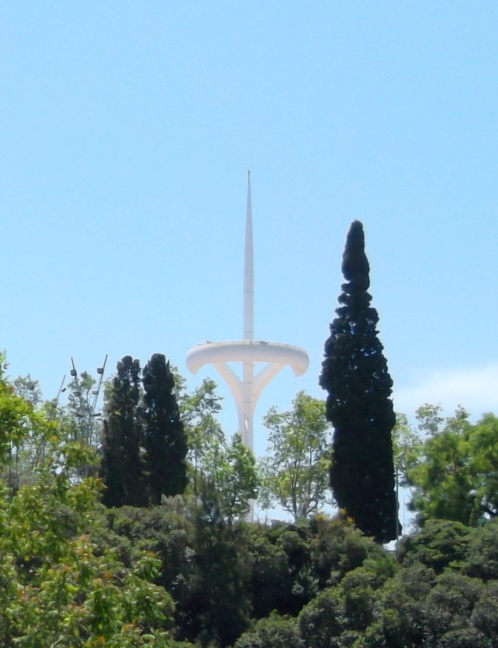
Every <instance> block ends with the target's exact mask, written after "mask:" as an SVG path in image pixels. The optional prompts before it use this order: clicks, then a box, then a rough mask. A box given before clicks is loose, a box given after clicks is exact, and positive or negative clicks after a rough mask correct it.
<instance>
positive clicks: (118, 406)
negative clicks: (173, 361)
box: [101, 353, 187, 506]
mask: <svg viewBox="0 0 498 648" xmlns="http://www.w3.org/2000/svg"><path fill="white" fill-rule="evenodd" d="M102 443H103V448H102V464H101V476H102V479H103V481H104V484H105V486H106V489H105V491H104V495H103V502H104V504H105V505H106V506H124V505H130V506H148V505H149V504H160V502H161V498H162V496H163V495H166V496H171V495H176V494H178V493H183V491H184V490H185V487H186V485H187V465H186V460H185V458H186V454H187V443H186V439H185V433H184V429H183V423H182V422H181V420H180V411H179V408H178V404H177V401H176V395H175V382H174V377H173V374H172V372H171V370H170V367H169V363H167V362H166V359H165V357H164V355H162V354H159V353H156V354H154V355H153V356H152V358H151V359H150V361H149V362H148V363H147V365H146V366H145V367H144V369H143V371H142V372H141V371H140V363H139V361H138V360H133V359H132V358H131V357H130V356H125V357H124V358H123V359H122V360H121V361H120V362H118V365H117V371H116V375H115V377H114V378H113V379H112V382H111V383H110V384H109V385H108V388H107V394H106V404H105V418H104V428H103V442H102Z"/></svg>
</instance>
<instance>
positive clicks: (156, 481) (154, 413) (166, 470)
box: [142, 353, 187, 504]
mask: <svg viewBox="0 0 498 648" xmlns="http://www.w3.org/2000/svg"><path fill="white" fill-rule="evenodd" d="M142 374H143V387H144V411H143V420H144V432H145V436H144V447H145V450H146V465H147V480H148V484H149V494H150V498H151V503H152V504H160V503H161V496H162V495H178V494H181V493H183V491H184V490H185V487H186V485H187V464H186V459H185V458H186V455H187V442H186V438H185V432H184V429H183V423H182V421H181V420H180V411H179V408H178V403H177V401H176V396H175V392H174V388H175V381H174V378H173V374H172V372H171V370H170V367H169V362H166V358H165V357H164V355H162V354H161V353H155V354H154V355H153V356H152V357H151V359H150V360H149V362H148V363H147V365H146V366H145V367H144V369H143V372H142Z"/></svg>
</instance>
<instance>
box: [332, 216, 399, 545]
mask: <svg viewBox="0 0 498 648" xmlns="http://www.w3.org/2000/svg"><path fill="white" fill-rule="evenodd" d="M369 271H370V268H369V263H368V259H367V257H366V255H365V240H364V234H363V226H362V224H361V223H360V222H359V221H354V222H353V223H352V225H351V228H350V230H349V232H348V236H347V240H346V247H345V250H344V255H343V260H342V272H343V275H344V278H345V279H346V283H344V284H343V285H342V291H343V292H342V294H341V295H340V296H339V303H340V304H341V306H340V307H339V308H338V309H337V311H336V313H337V317H336V318H335V319H334V321H333V322H332V324H331V325H330V336H329V338H328V339H327V341H326V343H325V359H324V361H323V364H322V373H321V376H320V385H321V386H322V387H323V389H325V390H326V391H327V392H328V396H327V401H326V412H327V418H328V419H329V421H330V422H331V423H332V425H333V427H334V439H333V453H332V463H331V468H330V484H331V486H332V490H333V493H334V497H335V499H336V501H337V504H338V505H339V506H340V507H341V508H342V509H344V510H346V511H347V514H348V515H349V516H351V517H352V518H353V519H354V521H355V523H356V524H357V525H358V527H359V528H360V529H361V530H362V531H363V532H364V533H365V534H366V535H368V536H372V537H373V538H375V539H376V540H377V541H379V542H388V541H389V540H393V539H395V538H396V537H397V535H398V525H399V522H398V514H397V505H396V497H395V488H394V465H393V450H392V442H391V431H392V428H393V426H394V423H395V416H394V412H393V404H392V401H391V399H390V395H391V391H392V389H391V388H392V380H391V377H390V375H389V372H388V369H387V362H386V359H385V357H384V354H383V347H382V344H381V342H380V340H379V338H378V332H377V322H378V319H379V317H378V314H377V311H376V310H375V309H374V308H372V307H371V306H370V301H371V296H370V294H369V293H368V288H369V286H370V278H369Z"/></svg>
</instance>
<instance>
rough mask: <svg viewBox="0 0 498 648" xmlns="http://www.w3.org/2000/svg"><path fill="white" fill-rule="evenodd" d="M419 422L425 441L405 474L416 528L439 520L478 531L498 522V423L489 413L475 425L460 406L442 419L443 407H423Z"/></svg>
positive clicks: (406, 462) (423, 440)
mask: <svg viewBox="0 0 498 648" xmlns="http://www.w3.org/2000/svg"><path fill="white" fill-rule="evenodd" d="M417 420H418V427H419V429H420V430H421V431H422V432H424V433H425V434H426V437H425V439H421V440H420V442H419V446H418V448H417V449H416V451H414V452H412V453H411V455H410V459H409V461H405V462H404V469H405V472H406V477H405V481H406V483H407V484H408V485H409V486H410V487H411V488H412V489H413V497H412V502H411V506H412V508H413V509H414V510H416V511H417V520H418V523H419V524H420V525H421V526H423V525H424V524H425V523H426V521H427V520H429V519H431V518H440V519H446V520H454V521H457V522H461V523H463V524H465V525H468V526H478V525H480V524H482V523H483V522H484V521H486V520H489V519H491V518H494V517H496V515H497V514H498V450H497V448H498V419H496V417H495V416H494V415H493V414H486V415H485V416H484V417H483V418H482V419H481V420H480V421H478V422H477V423H476V424H474V425H473V424H471V423H470V421H469V414H468V413H467V412H466V411H465V410H464V409H463V408H462V407H459V408H457V410H456V411H455V413H454V415H453V416H451V417H448V418H443V417H442V416H441V408H439V407H437V406H432V405H424V406H422V407H421V408H419V410H417Z"/></svg>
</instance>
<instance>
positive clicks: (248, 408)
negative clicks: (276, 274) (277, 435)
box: [187, 172, 309, 450]
mask: <svg viewBox="0 0 498 648" xmlns="http://www.w3.org/2000/svg"><path fill="white" fill-rule="evenodd" d="M243 318H244V332H243V335H244V338H243V339H242V340H239V341H238V342H205V343H204V344H198V345H197V346H195V347H193V348H192V349H190V351H189V352H188V353H187V367H188V369H189V371H191V372H192V373H197V372H198V371H199V369H200V368H201V367H203V366H204V365H205V364H212V365H213V367H214V368H215V369H216V370H217V371H218V373H219V374H220V376H221V377H222V378H223V379H224V381H225V382H226V384H227V385H228V387H229V388H230V391H231V392H232V396H233V398H234V401H235V405H236V407H237V414H238V419H239V433H240V435H241V437H242V440H243V442H244V443H245V444H246V446H247V447H249V448H250V449H251V450H252V449H253V415H254V409H255V407H256V403H257V400H258V398H259V395H260V394H261V392H262V391H263V389H264V387H265V386H266V385H267V384H268V383H269V382H270V380H271V379H272V378H273V377H274V376H276V374H277V373H278V372H279V371H280V370H281V369H282V368H283V367H285V366H287V365H289V366H290V367H291V368H292V370H293V371H294V374H295V375H296V376H300V375H302V374H303V373H304V372H305V371H306V370H307V368H308V365H309V359H308V355H307V353H306V351H304V350H303V349H299V348H298V347H295V346H291V345H289V344H279V343H278V342H264V341H260V340H255V339H254V270H253V250H252V209H251V176H250V172H249V173H248V177H247V210H246V237H245V255H244V312H243ZM234 362H235V363H241V364H242V377H239V376H238V375H237V374H236V372H235V371H234V370H233V368H232V367H231V366H230V365H229V363H234ZM259 364H263V365H264V366H263V367H261V368H259V367H258V369H259V371H258V372H257V373H255V368H256V365H259Z"/></svg>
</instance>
